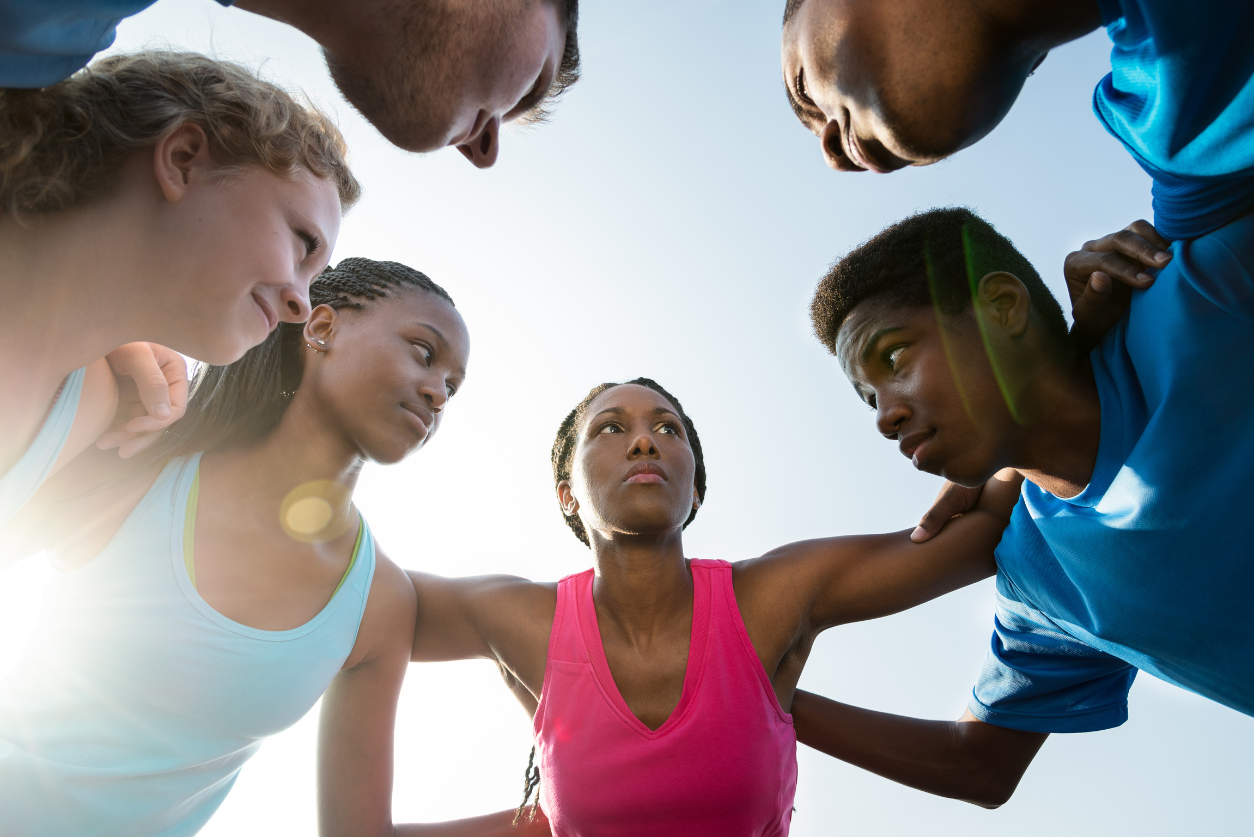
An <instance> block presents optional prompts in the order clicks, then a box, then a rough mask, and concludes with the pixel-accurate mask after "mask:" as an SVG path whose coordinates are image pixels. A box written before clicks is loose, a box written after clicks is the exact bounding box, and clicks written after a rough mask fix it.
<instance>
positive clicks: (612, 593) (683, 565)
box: [592, 529, 692, 639]
mask: <svg viewBox="0 0 1254 837" xmlns="http://www.w3.org/2000/svg"><path fill="white" fill-rule="evenodd" d="M592 554H593V565H594V567H595V568H596V580H595V581H594V582H593V586H592V594H593V599H594V600H595V601H596V604H597V610H598V613H599V614H601V615H603V616H606V617H608V618H609V621H611V622H613V623H614V627H616V628H617V629H618V630H620V631H621V632H622V633H623V634H624V635H626V636H627V637H629V638H633V637H634V638H637V639H646V638H647V637H648V636H649V635H651V634H652V633H654V632H655V631H656V630H658V629H659V628H662V627H663V626H665V625H667V624H669V623H670V622H671V621H672V620H674V619H675V618H678V617H686V616H687V614H688V613H689V611H690V610H691V607H692V574H691V573H690V572H689V570H688V562H687V560H686V559H685V558H684V549H683V541H682V536H681V534H680V530H679V529H675V530H672V531H668V532H666V533H664V534H662V535H621V534H615V535H613V536H612V537H605V536H604V535H602V534H601V533H599V532H593V533H592Z"/></svg>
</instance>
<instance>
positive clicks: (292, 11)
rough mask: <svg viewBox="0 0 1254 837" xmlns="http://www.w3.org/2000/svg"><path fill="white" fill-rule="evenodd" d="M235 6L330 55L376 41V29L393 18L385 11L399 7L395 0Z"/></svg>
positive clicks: (256, 0) (284, 0)
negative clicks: (298, 35) (294, 32)
mask: <svg viewBox="0 0 1254 837" xmlns="http://www.w3.org/2000/svg"><path fill="white" fill-rule="evenodd" d="M235 5H236V6H237V7H238V8H241V9H244V10H245V11H249V12H252V13H254V14H258V15H261V16H262V17H268V18H270V19H271V20H277V21H279V22H280V23H286V24H288V25H289V26H293V27H295V28H296V29H299V30H300V31H301V32H304V33H305V34H306V35H308V36H309V37H311V38H313V39H314V40H315V41H317V42H318V44H319V45H320V46H321V47H322V48H323V49H325V50H326V51H327V52H329V53H331V54H333V55H334V54H341V53H343V52H344V51H346V50H348V49H351V47H353V46H356V45H360V44H369V43H372V42H373V43H378V35H379V34H380V32H379V30H380V28H381V27H385V26H387V25H388V24H389V21H391V19H392V18H393V17H394V15H390V14H388V12H389V11H391V10H393V9H395V8H397V7H398V6H399V4H398V3H397V2H395V0H353V2H352V3H345V2H343V1H342V0H237V2H236V3H235ZM391 22H392V23H393V24H394V23H395V22H394V21H391Z"/></svg>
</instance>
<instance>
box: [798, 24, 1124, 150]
mask: <svg viewBox="0 0 1254 837" xmlns="http://www.w3.org/2000/svg"><path fill="white" fill-rule="evenodd" d="M1101 23H1102V19H1101V12H1100V9H1099V7H1098V4H1097V2H1096V0H1063V2H1050V1H1049V0H1008V2H991V1H990V0H959V2H951V0H805V2H804V3H803V4H802V5H801V7H800V8H799V9H798V10H797V11H796V13H795V14H794V16H793V17H792V19H791V20H789V22H788V24H787V25H786V26H785V27H784V31H783V40H782V49H781V63H782V67H783V75H784V86H785V88H786V90H787V92H788V95H789V99H790V101H791V102H792V103H793V109H794V111H795V112H796V113H797V116H798V119H800V121H801V122H802V124H803V125H804V126H805V127H806V128H807V129H808V130H809V131H810V132H811V133H813V134H814V135H815V136H817V137H818V138H819V142H820V145H821V147H822V153H823V159H824V160H825V161H826V162H827V164H828V165H829V166H830V167H831V168H833V169H836V170H837V171H876V172H890V171H896V170H897V169H900V168H904V167H905V166H922V165H928V164H929V163H934V162H936V161H938V160H941V159H944V158H945V157H947V156H949V155H951V154H953V153H955V152H957V151H959V150H961V149H963V148H966V147H967V146H969V145H972V144H974V143H975V142H977V141H978V140H980V139H981V138H983V137H984V136H985V135H986V134H988V133H989V132H990V131H991V130H993V128H995V127H996V126H997V124H998V123H999V122H1000V121H1001V120H1002V119H1003V118H1004V117H1005V115H1006V114H1007V113H1008V112H1009V111H1010V107H1011V105H1013V104H1014V101H1015V99H1016V97H1018V95H1019V91H1020V90H1021V89H1022V88H1023V84H1024V82H1025V81H1026V80H1027V77H1028V76H1029V75H1030V74H1031V73H1032V72H1033V71H1034V70H1035V69H1036V67H1038V66H1039V65H1040V63H1041V62H1042V61H1044V60H1045V56H1046V55H1047V54H1048V53H1049V51H1050V50H1051V49H1054V48H1055V47H1057V46H1060V45H1061V44H1064V43H1067V42H1068V41H1072V40H1075V39H1077V38H1080V37H1083V36H1084V35H1085V34H1087V33H1089V32H1091V31H1093V30H1094V29H1096V28H1098V27H1099V26H1101Z"/></svg>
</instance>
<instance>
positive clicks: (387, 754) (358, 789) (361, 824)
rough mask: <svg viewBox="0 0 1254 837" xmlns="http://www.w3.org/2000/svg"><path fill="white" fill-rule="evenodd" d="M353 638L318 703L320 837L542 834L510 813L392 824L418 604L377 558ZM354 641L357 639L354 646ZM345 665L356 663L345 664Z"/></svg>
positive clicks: (395, 571)
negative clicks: (350, 651)
mask: <svg viewBox="0 0 1254 837" xmlns="http://www.w3.org/2000/svg"><path fill="white" fill-rule="evenodd" d="M368 601H369V604H368V605H367V611H366V614H365V616H363V618H362V626H361V630H360V632H359V636H360V637H362V638H363V639H365V640H366V646H365V647H363V648H361V649H360V651H359V650H358V649H354V651H355V653H354V656H358V655H359V654H360V656H361V659H360V661H356V662H355V664H354V665H352V666H351V667H350V668H346V669H345V670H343V671H341V672H340V673H339V675H338V676H336V678H335V680H334V681H333V682H332V683H331V687H330V688H329V689H328V690H327V692H326V694H325V695H323V698H322V715H321V717H320V719H319V728H318V824H319V833H320V834H321V835H323V837H349V836H350V835H351V837H392V835H428V837H492V835H502V836H503V835H507V834H508V835H519V836H520V837H539V836H540V835H548V834H549V833H550V832H549V827H548V823H547V821H544V820H542V819H540V820H539V821H538V822H535V823H520V824H519V828H517V829H515V828H512V827H511V823H512V822H513V819H514V812H513V811H501V812H499V813H496V814H489V815H487V816H482V817H474V818H471V819H465V820H455V821H452V822H443V823H423V824H409V825H395V824H393V822H392V765H393V749H394V735H395V726H396V706H397V700H398V699H399V696H400V690H401V682H402V681H403V680H404V678H405V671H406V669H407V668H408V665H409V657H410V653H411V647H412V637H413V626H414V623H415V619H416V614H417V597H416V596H415V594H414V589H413V587H412V586H411V584H410V582H409V579H408V578H407V577H406V575H405V573H404V572H403V571H401V570H400V569H399V568H398V567H396V565H395V564H393V563H392V562H390V561H387V560H386V559H382V558H381V559H380V561H379V565H378V568H377V569H376V571H375V580H374V582H373V583H372V585H371V590H370V598H369V599H368ZM359 641H360V640H359ZM350 662H354V661H353V660H352V659H351V658H350Z"/></svg>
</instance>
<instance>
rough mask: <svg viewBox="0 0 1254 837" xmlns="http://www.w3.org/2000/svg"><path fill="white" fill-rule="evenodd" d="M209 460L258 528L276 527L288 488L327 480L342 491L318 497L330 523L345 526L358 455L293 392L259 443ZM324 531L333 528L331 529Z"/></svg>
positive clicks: (358, 469) (358, 466) (357, 473)
mask: <svg viewBox="0 0 1254 837" xmlns="http://www.w3.org/2000/svg"><path fill="white" fill-rule="evenodd" d="M211 456H212V458H213V459H214V460H215V461H216V462H217V465H218V467H219V468H221V469H222V470H223V471H224V472H226V473H227V474H228V480H229V483H230V484H231V485H232V487H233V488H234V489H235V491H236V495H235V496H236V497H237V498H238V504H239V505H240V506H241V507H243V508H247V509H252V510H255V514H256V516H257V522H258V524H259V525H261V526H262V527H263V528H271V527H273V526H275V525H276V524H277V523H278V522H279V520H278V515H277V513H276V512H277V510H278V509H279V508H280V506H281V505H282V503H283V500H284V499H285V498H286V497H287V495H288V494H289V493H290V492H291V491H292V490H293V489H295V488H297V487H298V486H301V485H304V484H306V483H310V482H314V481H316V480H330V481H332V482H335V483H338V484H339V485H340V486H341V487H342V488H343V489H344V490H343V491H342V492H335V493H334V496H327V495H322V494H320V495H319V496H324V497H325V499H327V500H328V501H331V502H332V505H333V517H332V520H333V522H338V523H343V522H351V519H352V494H353V491H354V489H356V487H357V479H358V477H359V476H360V475H361V466H362V464H363V459H362V456H361V454H360V452H359V451H358V450H357V449H356V448H354V447H352V446H351V445H349V444H347V443H346V442H345V440H344V437H343V434H342V433H339V432H336V431H335V430H334V429H333V428H331V427H329V426H328V425H327V424H326V423H325V422H324V421H321V420H319V418H318V415H317V411H316V410H314V409H312V408H311V406H310V405H309V404H308V402H307V401H306V400H304V399H301V398H300V397H299V393H298V395H297V397H296V398H295V399H294V401H293V403H292V404H291V406H289V407H288V409H287V412H285V413H284V414H283V418H282V420H281V421H280V422H279V426H278V427H276V428H275V429H274V431H272V432H271V433H270V434H269V435H267V436H266V437H265V438H264V439H262V440H261V441H259V442H257V443H256V444H253V445H249V446H247V447H240V448H231V449H228V450H225V451H222V452H220V453H214V454H212V455H211ZM328 527H329V528H338V527H335V526H334V524H329V525H328Z"/></svg>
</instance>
